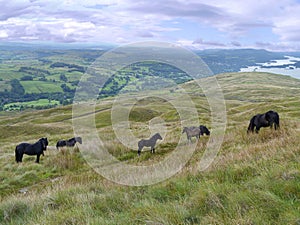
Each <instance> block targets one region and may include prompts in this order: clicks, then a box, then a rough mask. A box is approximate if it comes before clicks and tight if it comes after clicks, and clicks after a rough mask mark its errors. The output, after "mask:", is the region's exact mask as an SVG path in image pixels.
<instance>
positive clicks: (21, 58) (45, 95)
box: [0, 44, 300, 111]
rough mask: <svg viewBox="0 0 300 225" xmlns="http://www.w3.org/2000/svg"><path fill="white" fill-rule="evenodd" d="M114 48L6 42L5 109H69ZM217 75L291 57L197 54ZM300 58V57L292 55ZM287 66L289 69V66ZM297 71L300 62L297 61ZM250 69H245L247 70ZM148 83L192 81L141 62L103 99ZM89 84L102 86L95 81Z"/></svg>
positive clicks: (1, 57)
mask: <svg viewBox="0 0 300 225" xmlns="http://www.w3.org/2000/svg"><path fill="white" fill-rule="evenodd" d="M110 48H111V47H108V46H105V47H103V46H102V47H95V46H88V47H86V46H85V47H83V46H71V47H70V46H68V47H66V46H50V45H49V46H47V45H29V44H0V110H1V111H12V110H18V111H19V110H26V109H45V108H52V107H55V106H58V105H68V104H71V103H72V101H73V97H74V94H75V91H76V87H77V84H78V83H79V81H80V79H81V77H82V75H83V74H84V73H85V72H86V70H87V68H89V66H90V65H92V63H93V62H94V61H95V60H96V59H97V58H98V57H100V56H101V55H102V54H103V53H104V52H105V51H107V50H109V49H110ZM195 53H196V54H197V55H199V56H200V57H201V58H202V59H203V61H204V62H205V63H206V64H207V65H208V66H209V68H210V69H211V71H212V75H213V74H220V73H227V72H239V71H240V70H241V68H250V71H251V70H252V71H253V69H252V68H253V67H254V68H255V67H257V66H258V65H262V64H263V63H266V62H273V61H274V60H284V59H285V55H287V53H279V52H268V51H265V50H255V49H235V50H204V51H195ZM288 55H290V56H295V57H297V56H300V53H292V54H291V53H288ZM285 66H286V65H285ZM293 66H294V67H295V68H299V67H300V62H299V61H298V62H295V63H293ZM244 71H245V70H244ZM141 77H143V78H146V79H144V80H147V82H149V81H151V79H152V78H153V77H162V78H165V79H171V80H173V81H174V82H175V83H177V84H179V83H184V82H186V81H188V80H190V79H191V78H190V77H189V76H188V75H187V74H186V73H185V72H184V71H181V70H179V69H178V68H175V67H172V66H170V65H165V64H162V63H159V62H139V63H136V64H134V65H130V66H128V67H126V68H124V69H123V70H122V71H118V73H117V74H114V75H113V76H112V77H111V78H110V79H108V80H107V81H106V83H105V85H104V86H103V88H102V89H101V90H99V97H100V98H103V97H108V96H113V95H116V94H118V93H119V91H120V90H123V89H124V88H126V86H127V84H128V83H129V82H130V83H131V84H136V85H131V86H130V87H129V88H128V87H127V89H128V90H127V89H126V90H127V91H135V89H136V88H143V85H144V84H143V83H141V82H140V79H139V78H141ZM84 82H88V83H89V84H94V83H96V82H97V78H96V77H93V76H91V77H89V78H88V80H87V81H84Z"/></svg>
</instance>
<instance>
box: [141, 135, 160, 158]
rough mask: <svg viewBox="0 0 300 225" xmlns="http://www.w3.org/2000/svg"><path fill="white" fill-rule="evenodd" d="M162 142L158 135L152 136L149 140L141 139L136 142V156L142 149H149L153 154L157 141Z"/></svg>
mask: <svg viewBox="0 0 300 225" xmlns="http://www.w3.org/2000/svg"><path fill="white" fill-rule="evenodd" d="M158 139H159V140H162V137H161V136H160V134H159V133H156V134H154V135H153V136H152V137H151V138H150V139H147V140H145V139H142V140H140V141H139V142H138V147H139V149H138V155H140V154H141V151H142V149H143V147H145V146H146V147H151V153H154V152H155V144H156V141H157V140H158Z"/></svg>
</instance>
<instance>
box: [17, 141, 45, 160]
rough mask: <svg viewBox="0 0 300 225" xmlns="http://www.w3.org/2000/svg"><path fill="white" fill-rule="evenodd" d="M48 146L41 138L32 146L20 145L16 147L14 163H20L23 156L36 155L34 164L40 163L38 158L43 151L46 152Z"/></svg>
mask: <svg viewBox="0 0 300 225" xmlns="http://www.w3.org/2000/svg"><path fill="white" fill-rule="evenodd" d="M47 146H48V140H47V138H41V139H40V140H38V141H37V142H36V143H34V144H29V143H21V144H19V145H17V146H16V150H15V156H16V162H17V163H19V162H22V159H23V155H24V154H27V155H36V160H35V162H36V163H39V162H40V156H41V155H44V151H46V149H47Z"/></svg>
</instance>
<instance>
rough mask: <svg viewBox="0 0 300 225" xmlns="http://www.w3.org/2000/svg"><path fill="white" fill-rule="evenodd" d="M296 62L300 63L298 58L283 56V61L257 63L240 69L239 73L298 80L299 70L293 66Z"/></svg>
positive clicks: (299, 76)
mask: <svg viewBox="0 0 300 225" xmlns="http://www.w3.org/2000/svg"><path fill="white" fill-rule="evenodd" d="M296 62H300V58H297V57H293V56H285V59H280V60H272V61H270V62H265V63H257V65H256V66H249V67H246V68H241V69H240V72H269V73H276V74H283V75H288V76H291V77H294V78H297V79H300V68H298V67H296V66H293V65H294V64H295V63H296ZM276 66H282V67H283V68H274V67H276ZM268 67H269V68H268Z"/></svg>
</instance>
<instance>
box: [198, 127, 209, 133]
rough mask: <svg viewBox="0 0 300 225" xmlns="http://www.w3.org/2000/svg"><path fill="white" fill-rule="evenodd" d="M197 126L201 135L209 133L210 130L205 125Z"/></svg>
mask: <svg viewBox="0 0 300 225" xmlns="http://www.w3.org/2000/svg"><path fill="white" fill-rule="evenodd" d="M199 128H200V134H201V135H203V134H206V135H210V131H209V129H208V128H207V127H206V126H203V125H200V126H199Z"/></svg>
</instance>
